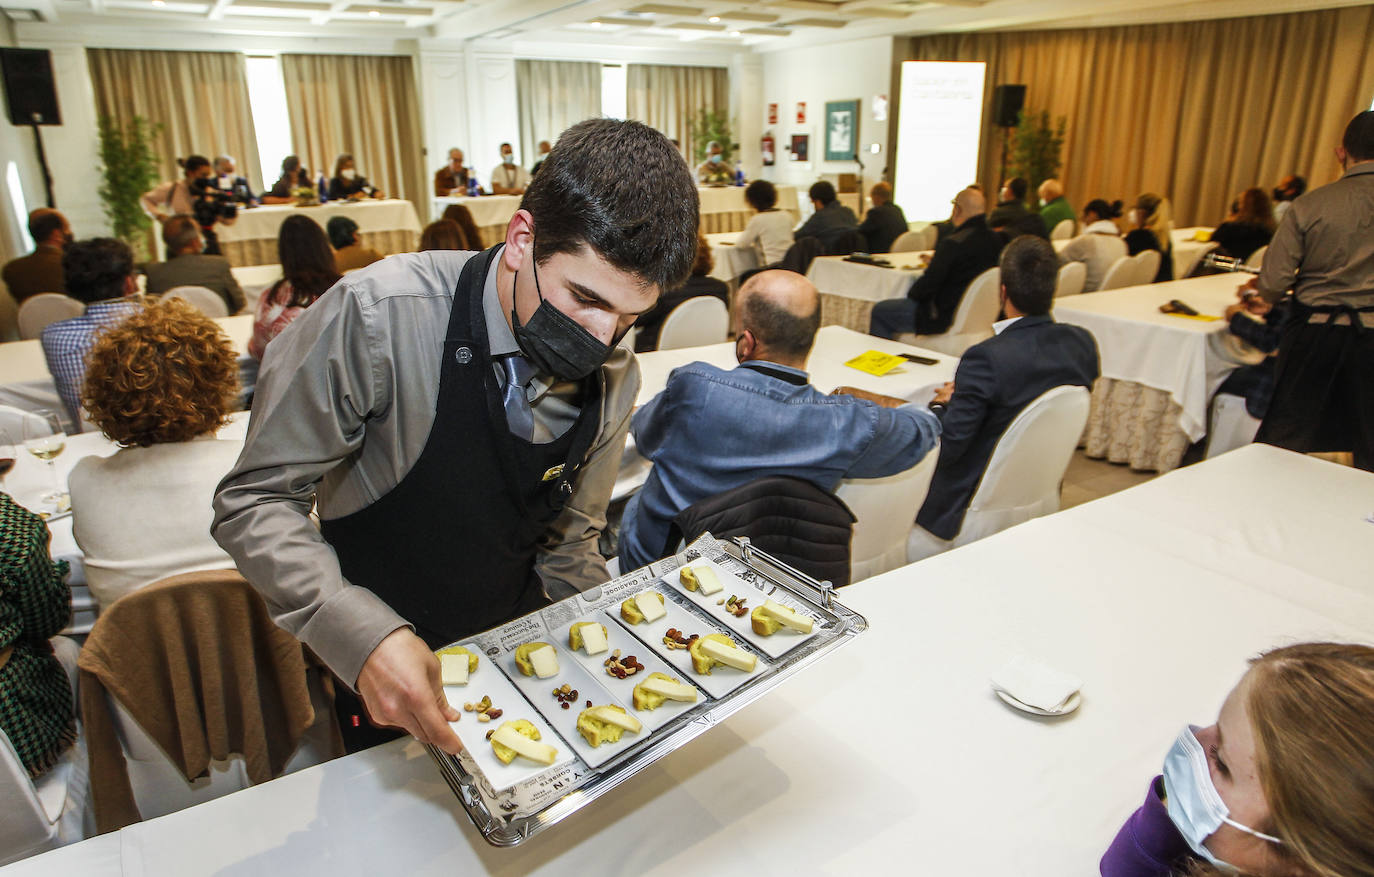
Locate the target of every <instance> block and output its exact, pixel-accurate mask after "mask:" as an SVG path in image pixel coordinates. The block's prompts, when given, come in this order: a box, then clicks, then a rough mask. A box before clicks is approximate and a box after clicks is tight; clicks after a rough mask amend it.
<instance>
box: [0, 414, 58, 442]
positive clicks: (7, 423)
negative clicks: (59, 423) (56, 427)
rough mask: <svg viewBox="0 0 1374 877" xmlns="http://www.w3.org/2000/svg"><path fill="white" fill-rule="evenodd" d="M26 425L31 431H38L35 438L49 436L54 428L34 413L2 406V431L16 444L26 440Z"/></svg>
mask: <svg viewBox="0 0 1374 877" xmlns="http://www.w3.org/2000/svg"><path fill="white" fill-rule="evenodd" d="M25 424H28V425H29V428H30V429H34V430H37V431H36V432H34V433H32V434H33V435H35V436H39V435H48V434H49V433H51V432H52V427H50V426H49V425H48V421H46V420H44V419H43V418H41V417H39V416H38V415H37V414H34V413H33V412H32V411H25V410H24V409H22V408H15V407H14V406H13V405H0V429H3V430H4V431H5V432H7V433H9V437H10V438H11V439H13V440H14V441H15V442H16V443H18V442H22V441H23V440H24V425H25Z"/></svg>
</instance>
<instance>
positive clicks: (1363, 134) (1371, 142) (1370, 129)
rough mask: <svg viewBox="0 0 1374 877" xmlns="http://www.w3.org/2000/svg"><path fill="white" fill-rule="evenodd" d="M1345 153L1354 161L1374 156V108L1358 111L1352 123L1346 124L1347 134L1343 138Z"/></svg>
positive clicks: (1365, 159)
mask: <svg viewBox="0 0 1374 877" xmlns="http://www.w3.org/2000/svg"><path fill="white" fill-rule="evenodd" d="M1341 145H1342V146H1344V147H1345V154H1346V155H1348V156H1350V159H1351V160H1352V161H1369V160H1370V159H1371V158H1374V110H1365V111H1364V112H1362V113H1356V114H1355V118H1353V119H1351V120H1350V124H1349V125H1346V126H1345V136H1344V137H1342V138H1341Z"/></svg>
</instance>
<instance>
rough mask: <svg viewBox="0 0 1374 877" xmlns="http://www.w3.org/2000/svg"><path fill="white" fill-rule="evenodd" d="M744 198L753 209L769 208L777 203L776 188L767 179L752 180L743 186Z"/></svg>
mask: <svg viewBox="0 0 1374 877" xmlns="http://www.w3.org/2000/svg"><path fill="white" fill-rule="evenodd" d="M744 200H745V201H748V202H749V206H750V207H753V208H754V209H755V210H769V209H771V208H772V207H773V206H774V205H776V204H777V203H778V189H777V187H776V186H774V185H773V184H772V183H770V182H768V181H767V180H754V182H752V183H750V184H749V185H748V186H747V187H746V188H745V190H744Z"/></svg>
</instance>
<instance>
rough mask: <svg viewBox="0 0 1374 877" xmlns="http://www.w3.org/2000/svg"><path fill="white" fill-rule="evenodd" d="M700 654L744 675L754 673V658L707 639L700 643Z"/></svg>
mask: <svg viewBox="0 0 1374 877" xmlns="http://www.w3.org/2000/svg"><path fill="white" fill-rule="evenodd" d="M701 653H702V654H703V655H706V656H707V657H708V658H711V659H713V660H716V661H719V662H720V663H722V664H724V665H725V666H727V667H734V668H735V669H736V670H743V671H744V672H746V673H752V672H754V656H753V655H751V654H749V653H748V652H745V651H741V650H740V649H737V648H735V647H734V646H727V645H726V644H725V643H719V642H716V641H715V640H713V639H708V640H705V641H704V642H702V644H701Z"/></svg>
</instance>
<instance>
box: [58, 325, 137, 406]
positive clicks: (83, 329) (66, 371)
mask: <svg viewBox="0 0 1374 877" xmlns="http://www.w3.org/2000/svg"><path fill="white" fill-rule="evenodd" d="M137 307H138V306H137V305H136V304H134V303H133V302H132V301H130V300H128V299H114V300H111V301H98V302H96V303H94V304H91V305H88V306H87V307H86V313H84V314H82V315H81V316H79V317H72V318H71V319H70V320H59V321H58V322H56V323H53V324H51V325H50V326H48V327H47V328H46V329H44V330H43V335H42V342H43V356H44V357H45V358H46V359H47V360H48V371H49V372H51V373H52V377H53V383H55V384H56V385H57V394H58V395H59V396H61V397H62V403H63V404H64V405H66V406H67V412H68V413H69V414H70V415H71V416H72V421H73V422H75V423H80V422H81V383H82V381H84V380H85V378H86V354H87V353H90V351H91V348H92V347H94V346H95V339H96V336H97V335H99V334H100V333H101V332H102V331H103V330H104V329H106V328H108V327H110V326H113V325H114V324H116V323H119V322H121V321H122V320H123V319H124V318H125V317H127V316H129V314H131V313H133V312H134V310H135V309H136V308H137Z"/></svg>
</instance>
